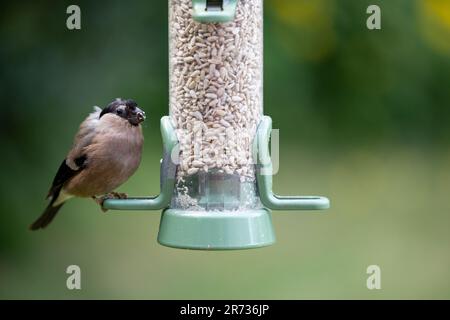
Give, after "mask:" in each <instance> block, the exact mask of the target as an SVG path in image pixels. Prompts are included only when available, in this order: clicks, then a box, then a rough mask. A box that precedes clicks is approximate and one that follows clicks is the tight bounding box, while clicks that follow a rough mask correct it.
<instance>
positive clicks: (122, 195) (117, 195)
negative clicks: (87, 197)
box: [92, 192, 128, 212]
mask: <svg viewBox="0 0 450 320" xmlns="http://www.w3.org/2000/svg"><path fill="white" fill-rule="evenodd" d="M92 198H93V199H94V200H95V202H97V204H98V205H99V206H100V209H102V211H103V212H106V211H108V209H105V208H104V207H103V203H104V202H105V200H108V199H127V198H128V195H127V194H126V193H122V192H110V193H107V194H105V195H103V196H100V197H95V196H94V197H92Z"/></svg>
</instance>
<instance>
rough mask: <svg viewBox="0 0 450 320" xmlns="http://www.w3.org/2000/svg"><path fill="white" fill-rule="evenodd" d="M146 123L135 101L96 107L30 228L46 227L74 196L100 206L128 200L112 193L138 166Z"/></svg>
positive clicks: (117, 102) (82, 124)
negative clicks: (89, 198) (105, 201)
mask: <svg viewBox="0 0 450 320" xmlns="http://www.w3.org/2000/svg"><path fill="white" fill-rule="evenodd" d="M144 120H145V112H144V111H142V110H141V109H139V108H138V105H137V104H136V102H134V101H133V100H123V99H119V98H118V99H116V100H115V101H113V102H111V103H110V104H109V105H108V106H107V107H106V108H104V109H103V110H102V109H100V108H99V107H94V112H92V113H91V114H90V115H89V116H88V117H87V118H86V119H85V120H84V121H83V122H82V123H81V125H80V128H79V130H78V133H77V134H76V136H75V139H74V143H73V146H72V149H71V150H70V151H69V153H68V154H67V156H66V158H65V159H64V161H63V162H62V163H61V166H60V167H59V170H58V172H57V173H56V176H55V178H54V180H53V183H52V186H51V188H50V191H49V192H48V195H47V199H50V203H49V204H48V206H47V208H46V209H45V211H44V213H43V214H42V215H41V216H40V217H39V218H38V219H37V220H36V221H35V222H34V223H33V224H32V225H31V226H30V229H31V230H37V229H41V228H45V227H46V226H47V225H48V224H49V223H50V222H51V221H52V220H53V218H54V217H55V215H56V214H57V213H58V211H59V209H61V207H62V206H63V204H64V203H65V202H66V201H67V200H68V199H70V198H72V197H92V198H93V199H94V200H96V201H97V203H99V204H100V205H101V204H102V203H103V201H104V200H105V199H108V198H117V197H119V198H122V197H125V195H124V194H119V193H115V192H113V191H114V189H116V188H117V187H118V186H120V185H121V184H123V183H124V182H125V181H126V180H127V179H128V178H129V177H130V176H131V175H132V174H133V173H134V172H135V171H136V169H137V168H138V166H139V163H140V161H141V153H142V147H143V143H144V137H143V135H142V128H141V125H140V124H141V122H142V121H144ZM99 196H100V197H99Z"/></svg>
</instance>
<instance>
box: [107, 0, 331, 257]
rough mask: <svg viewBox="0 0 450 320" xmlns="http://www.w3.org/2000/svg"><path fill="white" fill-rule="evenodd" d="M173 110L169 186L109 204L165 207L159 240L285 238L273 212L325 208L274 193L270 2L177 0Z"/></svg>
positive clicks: (264, 242)
mask: <svg viewBox="0 0 450 320" xmlns="http://www.w3.org/2000/svg"><path fill="white" fill-rule="evenodd" d="M169 60H170V63H169V72H170V84H169V87H170V107H169V109H170V110H169V111H170V112H169V113H170V116H165V117H163V118H162V119H161V134H162V139H163V147H164V150H163V158H162V161H161V181H160V184H161V191H160V194H159V195H158V196H156V197H142V198H128V199H109V200H106V201H105V202H104V208H105V209H111V210H163V212H162V217H161V222H160V228H159V234H158V242H159V243H160V244H162V245H165V246H169V247H175V248H185V249H202V250H228V249H249V248H257V247H264V246H268V245H271V244H273V243H274V242H275V233H274V230H273V226H272V216H271V210H321V209H327V208H328V207H329V201H328V199H327V198H325V197H319V196H288V197H286V196H283V197H282V196H278V195H275V194H274V193H273V191H272V161H271V157H270V153H269V141H270V135H271V130H272V120H271V118H270V117H268V116H264V115H263V108H262V0H246V1H237V0H235V1H232V0H229V1H226V0H223V1H217V0H211V1H209V0H169Z"/></svg>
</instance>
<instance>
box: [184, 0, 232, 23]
mask: <svg viewBox="0 0 450 320" xmlns="http://www.w3.org/2000/svg"><path fill="white" fill-rule="evenodd" d="M236 4H237V0H192V18H193V19H194V20H196V21H198V22H204V23H208V22H229V21H232V20H233V19H234V17H235V15H236Z"/></svg>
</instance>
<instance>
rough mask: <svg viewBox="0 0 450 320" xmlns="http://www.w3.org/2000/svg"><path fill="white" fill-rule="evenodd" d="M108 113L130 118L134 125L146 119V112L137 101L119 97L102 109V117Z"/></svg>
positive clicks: (126, 118) (129, 120)
mask: <svg viewBox="0 0 450 320" xmlns="http://www.w3.org/2000/svg"><path fill="white" fill-rule="evenodd" d="M107 113H111V114H114V115H116V116H118V117H121V118H123V119H125V120H128V122H129V123H130V124H131V125H133V126H137V125H139V124H140V123H141V122H143V121H144V120H145V112H144V111H142V110H141V109H139V107H138V105H137V103H136V102H135V101H134V100H131V99H128V100H124V99H120V98H117V99H116V100H114V101H113V102H111V103H110V104H109V105H108V106H107V107H106V108H104V109H103V110H102V112H101V113H100V118H101V117H102V116H103V115H105V114H107Z"/></svg>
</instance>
